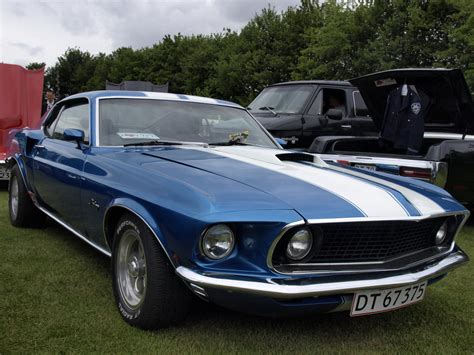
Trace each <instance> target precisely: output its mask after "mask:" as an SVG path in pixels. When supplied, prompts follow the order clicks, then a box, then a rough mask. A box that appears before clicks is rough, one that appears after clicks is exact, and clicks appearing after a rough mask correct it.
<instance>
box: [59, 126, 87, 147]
mask: <svg viewBox="0 0 474 355" xmlns="http://www.w3.org/2000/svg"><path fill="white" fill-rule="evenodd" d="M84 136H85V135H84V131H83V130H81V129H74V128H66V129H65V130H64V133H63V139H64V140H65V141H70V142H77V144H78V146H79V145H80V144H81V143H82V142H84Z"/></svg>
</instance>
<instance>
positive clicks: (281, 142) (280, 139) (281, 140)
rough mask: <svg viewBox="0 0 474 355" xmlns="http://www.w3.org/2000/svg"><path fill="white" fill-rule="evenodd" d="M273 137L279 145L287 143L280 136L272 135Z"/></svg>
mask: <svg viewBox="0 0 474 355" xmlns="http://www.w3.org/2000/svg"><path fill="white" fill-rule="evenodd" d="M273 138H275V140H276V141H277V143H278V144H279V145H281V146H285V145H286V144H287V143H288V142H287V141H285V140H284V139H282V138H277V137H273Z"/></svg>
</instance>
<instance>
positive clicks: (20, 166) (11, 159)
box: [5, 154, 32, 192]
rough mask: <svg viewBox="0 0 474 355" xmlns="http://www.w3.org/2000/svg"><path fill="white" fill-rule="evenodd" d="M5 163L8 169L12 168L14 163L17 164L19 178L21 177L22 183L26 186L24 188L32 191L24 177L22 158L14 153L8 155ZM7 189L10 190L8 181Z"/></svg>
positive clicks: (24, 170) (24, 169)
mask: <svg viewBox="0 0 474 355" xmlns="http://www.w3.org/2000/svg"><path fill="white" fill-rule="evenodd" d="M5 164H6V166H7V168H8V169H10V170H12V169H13V168H14V167H15V165H18V169H19V170H20V175H21V178H22V179H23V183H24V184H25V186H26V189H27V190H28V191H30V192H31V191H32V190H31V187H30V185H29V184H28V179H27V178H26V168H25V163H24V162H23V160H21V158H20V156H19V155H18V154H15V155H14V156H12V157H9V158H8V159H7V160H6V161H5ZM8 191H10V182H9V183H8Z"/></svg>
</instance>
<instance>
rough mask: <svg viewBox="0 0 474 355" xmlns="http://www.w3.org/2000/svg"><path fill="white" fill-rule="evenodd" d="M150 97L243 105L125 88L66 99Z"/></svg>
mask: <svg viewBox="0 0 474 355" xmlns="http://www.w3.org/2000/svg"><path fill="white" fill-rule="evenodd" d="M107 97H113V98H121V97H123V98H149V99H152V100H171V101H182V102H193V103H202V104H212V105H220V106H229V107H235V108H241V109H243V107H242V106H240V105H238V104H236V103H234V102H230V101H225V100H219V99H212V98H209V97H201V96H193V95H184V94H170V93H164V92H148V91H125V90H100V91H88V92H83V93H78V94H74V95H71V96H68V97H67V98H65V99H63V100H62V101H65V100H73V99H78V98H88V99H89V100H91V101H94V100H95V99H101V98H107Z"/></svg>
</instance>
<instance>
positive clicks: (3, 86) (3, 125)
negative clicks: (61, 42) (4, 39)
mask: <svg viewBox="0 0 474 355" xmlns="http://www.w3.org/2000/svg"><path fill="white" fill-rule="evenodd" d="M43 80H44V69H38V70H27V69H25V68H23V67H21V66H19V65H13V64H4V63H0V180H8V179H9V177H10V174H9V172H8V169H7V167H6V166H5V160H6V159H7V158H8V157H9V156H10V155H12V154H13V152H15V150H16V148H17V147H15V146H13V145H12V139H13V137H14V135H15V133H16V132H18V131H19V130H21V129H23V128H33V129H34V128H38V127H39V126H40V125H41V100H42V92H43Z"/></svg>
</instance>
